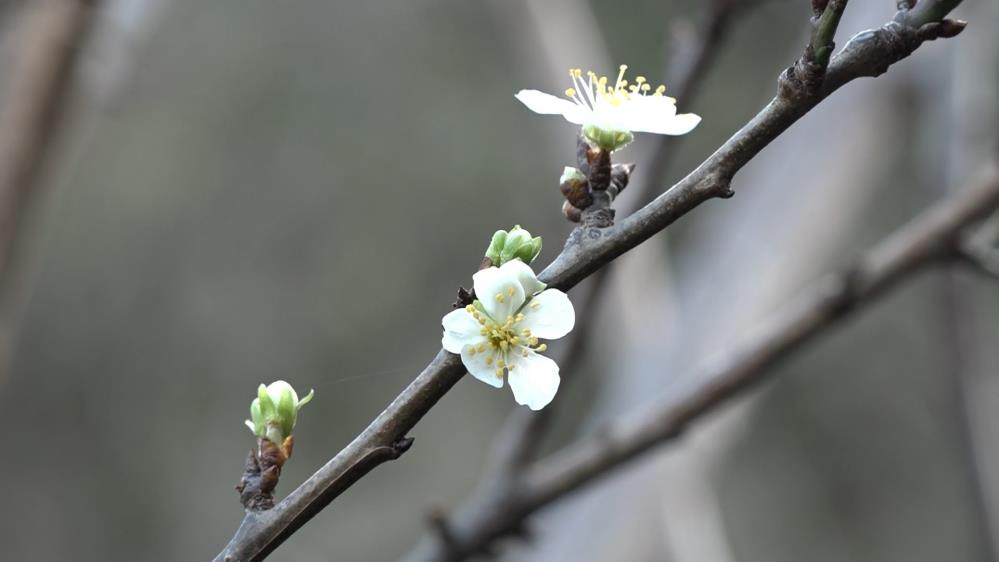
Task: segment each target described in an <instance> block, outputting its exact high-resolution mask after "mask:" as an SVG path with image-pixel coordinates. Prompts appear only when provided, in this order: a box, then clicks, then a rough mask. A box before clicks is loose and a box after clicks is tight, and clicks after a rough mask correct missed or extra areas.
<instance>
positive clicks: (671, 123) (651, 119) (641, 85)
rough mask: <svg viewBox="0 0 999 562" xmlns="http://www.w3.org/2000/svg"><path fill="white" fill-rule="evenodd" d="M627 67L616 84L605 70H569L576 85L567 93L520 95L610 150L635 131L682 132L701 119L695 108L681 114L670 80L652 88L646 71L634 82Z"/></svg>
mask: <svg viewBox="0 0 999 562" xmlns="http://www.w3.org/2000/svg"><path fill="white" fill-rule="evenodd" d="M627 68H628V67H627V66H626V65H621V67H620V71H619V73H618V76H617V80H616V81H615V82H614V85H613V87H612V86H610V85H609V83H608V80H607V77H606V76H600V77H598V76H597V75H596V73H594V72H592V71H590V72H587V73H586V74H587V77H586V78H585V79H584V78H583V72H582V70H581V69H579V68H573V69H570V70H569V76H570V77H571V78H572V87H571V88H569V89H567V90H566V91H565V97H564V98H562V97H558V96H553V95H551V94H546V93H544V92H540V91H538V90H521V91H520V92H518V93H517V95H516V98H517V99H518V100H520V101H521V102H522V103H523V104H524V105H526V106H527V108H528V109H530V110H531V111H533V112H535V113H540V114H542V115H561V116H562V117H564V118H565V119H566V120H567V121H569V122H570V123H575V124H577V125H582V126H583V132H584V134H585V135H586V136H587V138H589V139H590V140H591V141H593V142H595V143H596V144H598V145H599V146H601V147H603V148H605V149H607V150H616V149H618V148H621V147H622V146H624V145H625V144H627V143H628V142H630V141H631V140H632V138H633V136H632V133H654V134H657V135H683V134H686V133H689V132H690V131H691V130H692V129H693V128H694V127H696V126H697V124H698V123H700V121H701V118H700V117H698V116H697V115H694V114H693V113H683V114H679V115H678V114H677V112H676V100H675V99H673V98H671V97H668V96H666V95H663V94H664V92H665V91H666V87H665V86H659V87H657V88H655V89H654V90H653V89H652V86H651V85H650V84H649V83H648V81H647V80H646V79H645V77H644V76H638V77H636V78H635V82H634V83H633V84H629V83H628V81H627V80H625V78H624V72H625V70H626V69H627Z"/></svg>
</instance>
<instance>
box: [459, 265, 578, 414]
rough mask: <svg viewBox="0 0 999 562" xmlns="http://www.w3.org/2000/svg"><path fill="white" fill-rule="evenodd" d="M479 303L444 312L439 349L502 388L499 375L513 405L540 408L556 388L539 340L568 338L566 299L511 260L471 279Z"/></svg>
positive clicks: (571, 317) (554, 369)
mask: <svg viewBox="0 0 999 562" xmlns="http://www.w3.org/2000/svg"><path fill="white" fill-rule="evenodd" d="M472 280H473V282H474V286H475V294H476V296H477V297H478V299H479V300H476V301H475V302H474V303H472V304H470V305H468V306H466V307H465V308H461V309H458V310H455V311H453V312H450V313H448V314H447V315H446V316H444V318H443V320H442V321H441V323H442V324H443V326H444V336H443V338H442V340H441V343H442V345H443V346H444V349H446V350H447V351H450V352H451V353H458V354H460V355H461V361H462V363H464V364H465V368H466V369H468V372H469V373H470V374H471V375H472V376H473V377H475V378H477V379H479V380H480V381H482V382H484V383H486V384H488V385H490V386H494V387H496V388H502V387H503V378H504V374H505V375H506V379H507V380H508V381H509V382H510V388H511V389H512V390H513V397H514V399H515V400H516V401H517V403H518V404H524V405H526V406H527V407H529V408H530V409H532V410H540V409H541V408H544V407H545V406H546V405H547V404H548V403H549V402H551V401H552V398H554V397H555V392H556V391H557V390H558V385H559V373H558V364H556V363H555V362H554V361H552V360H551V359H549V358H547V357H545V356H543V355H541V353H542V352H544V351H545V350H546V349H547V347H548V346H547V345H545V344H543V343H540V341H539V339H540V338H544V339H557V338H561V337H562V336H564V335H566V334H568V333H569V332H570V331H571V330H572V327H573V324H574V323H575V321H576V314H575V311H574V310H573V308H572V303H570V302H569V297H567V296H566V294H565V293H563V292H562V291H559V290H557V289H545V284H544V283H542V282H541V281H538V278H537V277H536V276H535V275H534V271H533V270H531V268H530V266H528V265H527V264H525V263H524V262H522V261H520V260H512V261H509V262H506V263H504V264H503V265H502V266H500V267H490V268H486V269H483V270H481V271H479V272H478V273H476V274H475V275H473V276H472Z"/></svg>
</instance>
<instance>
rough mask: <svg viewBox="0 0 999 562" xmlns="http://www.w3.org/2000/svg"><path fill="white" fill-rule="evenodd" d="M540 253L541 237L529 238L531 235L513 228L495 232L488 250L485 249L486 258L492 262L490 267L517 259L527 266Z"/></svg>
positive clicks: (517, 227)
mask: <svg viewBox="0 0 999 562" xmlns="http://www.w3.org/2000/svg"><path fill="white" fill-rule="evenodd" d="M540 253H541V237H540V236H536V237H534V238H532V237H531V233H530V232H528V231H526V230H524V229H523V228H520V226H519V225H518V226H514V227H513V228H511V229H510V230H509V231H506V230H497V231H496V234H493V239H492V241H490V242H489V248H488V249H486V257H487V258H489V260H490V261H492V265H493V266H495V267H499V266H501V265H503V264H504V263H506V262H508V261H511V260H516V259H519V260H520V261H522V262H524V263H526V264H529V263H531V262H532V261H534V258H536V257H538V254H540Z"/></svg>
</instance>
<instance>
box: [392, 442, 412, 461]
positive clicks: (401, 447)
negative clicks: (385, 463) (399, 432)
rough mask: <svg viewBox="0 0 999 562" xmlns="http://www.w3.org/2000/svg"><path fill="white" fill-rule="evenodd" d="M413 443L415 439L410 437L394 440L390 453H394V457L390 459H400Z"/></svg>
mask: <svg viewBox="0 0 999 562" xmlns="http://www.w3.org/2000/svg"><path fill="white" fill-rule="evenodd" d="M413 441H415V439H414V438H412V437H400V438H398V439H396V440H395V442H393V443H392V451H393V452H394V453H395V456H393V457H392V459H393V460H394V459H397V458H399V457H401V456H402V454H403V453H405V452H406V451H408V450H409V448H410V447H412V446H413Z"/></svg>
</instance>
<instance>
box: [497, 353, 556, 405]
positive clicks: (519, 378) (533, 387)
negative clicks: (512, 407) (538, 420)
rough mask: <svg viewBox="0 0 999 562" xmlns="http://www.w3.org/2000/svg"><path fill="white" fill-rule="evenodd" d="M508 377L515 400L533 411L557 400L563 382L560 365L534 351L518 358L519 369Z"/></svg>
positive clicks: (511, 372) (514, 370)
mask: <svg viewBox="0 0 999 562" xmlns="http://www.w3.org/2000/svg"><path fill="white" fill-rule="evenodd" d="M508 377H509V379H510V388H511V389H512V390H513V398H514V400H516V401H517V403H518V404H523V405H525V406H527V407H528V408H530V409H532V410H540V409H541V408H544V407H545V406H547V405H548V403H549V402H551V401H552V399H554V398H555V393H556V392H557V391H558V385H559V382H560V380H561V379H560V378H559V375H558V364H557V363H555V362H554V361H552V360H551V359H549V358H547V357H545V356H543V355H538V354H537V353H534V352H533V351H529V352H528V353H527V356H526V357H519V358H518V361H517V367H516V368H515V369H513V370H512V371H510V374H509V375H508Z"/></svg>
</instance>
